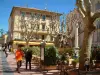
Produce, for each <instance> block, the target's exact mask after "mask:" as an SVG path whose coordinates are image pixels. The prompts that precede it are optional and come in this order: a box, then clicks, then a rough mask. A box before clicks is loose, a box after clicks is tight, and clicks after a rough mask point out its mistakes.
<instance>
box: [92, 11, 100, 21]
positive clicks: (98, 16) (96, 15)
mask: <svg viewBox="0 0 100 75" xmlns="http://www.w3.org/2000/svg"><path fill="white" fill-rule="evenodd" d="M97 18H100V12H96V13H94V15H93V16H92V20H93V22H94V21H95V20H96V19H97Z"/></svg>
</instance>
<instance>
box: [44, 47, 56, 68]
mask: <svg viewBox="0 0 100 75" xmlns="http://www.w3.org/2000/svg"><path fill="white" fill-rule="evenodd" d="M57 56H58V52H57V49H56V48H55V47H54V46H50V47H48V48H46V49H45V53H44V66H45V69H56V61H57Z"/></svg>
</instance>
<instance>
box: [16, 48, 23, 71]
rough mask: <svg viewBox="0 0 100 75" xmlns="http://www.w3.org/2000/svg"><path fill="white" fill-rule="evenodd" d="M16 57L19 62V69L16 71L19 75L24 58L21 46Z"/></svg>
mask: <svg viewBox="0 0 100 75" xmlns="http://www.w3.org/2000/svg"><path fill="white" fill-rule="evenodd" d="M15 56H16V61H17V69H16V70H17V71H18V73H20V67H21V65H22V58H23V56H24V54H23V52H22V50H21V47H20V46H18V49H17V51H16V53H15Z"/></svg>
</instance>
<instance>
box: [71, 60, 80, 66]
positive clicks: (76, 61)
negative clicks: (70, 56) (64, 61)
mask: <svg viewBox="0 0 100 75" xmlns="http://www.w3.org/2000/svg"><path fill="white" fill-rule="evenodd" d="M78 62H79V59H78V58H76V59H74V60H73V61H72V65H73V67H74V68H76V65H77V64H78Z"/></svg>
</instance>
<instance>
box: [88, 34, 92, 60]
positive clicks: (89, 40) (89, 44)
mask: <svg viewBox="0 0 100 75" xmlns="http://www.w3.org/2000/svg"><path fill="white" fill-rule="evenodd" d="M92 38H93V33H91V34H90V36H89V39H88V53H89V54H88V56H87V57H88V58H89V59H90V57H91V46H92Z"/></svg>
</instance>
